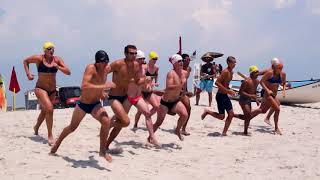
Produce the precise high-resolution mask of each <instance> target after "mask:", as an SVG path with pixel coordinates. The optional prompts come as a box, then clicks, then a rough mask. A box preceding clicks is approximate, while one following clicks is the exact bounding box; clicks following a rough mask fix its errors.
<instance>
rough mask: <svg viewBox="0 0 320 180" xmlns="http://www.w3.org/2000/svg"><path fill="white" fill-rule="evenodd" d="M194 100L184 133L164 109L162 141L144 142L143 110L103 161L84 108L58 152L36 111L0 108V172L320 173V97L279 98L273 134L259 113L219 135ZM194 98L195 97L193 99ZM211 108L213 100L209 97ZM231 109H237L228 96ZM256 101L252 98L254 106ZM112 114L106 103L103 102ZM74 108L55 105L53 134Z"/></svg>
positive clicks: (34, 175)
mask: <svg viewBox="0 0 320 180" xmlns="http://www.w3.org/2000/svg"><path fill="white" fill-rule="evenodd" d="M200 102H202V103H201V104H203V106H193V107H192V108H193V109H192V116H191V118H190V122H189V128H188V129H189V131H190V133H191V136H188V137H186V138H185V141H183V142H181V141H179V140H178V138H177V136H175V135H174V134H172V129H173V128H174V126H175V125H176V122H177V117H173V116H169V115H168V116H167V118H166V120H165V121H164V124H163V125H162V127H161V129H160V130H159V131H158V132H157V133H156V136H157V137H158V140H159V141H160V142H161V143H163V148H162V149H155V148H146V147H145V146H144V145H145V142H146V137H147V135H148V133H147V131H146V129H145V123H144V118H142V119H141V122H140V124H139V125H140V127H142V128H141V129H139V130H138V131H137V132H136V133H133V132H132V131H131V130H130V129H131V128H132V126H133V115H134V113H135V112H136V110H135V108H134V107H133V108H132V110H131V112H130V117H131V118H132V119H131V120H132V121H131V122H132V123H131V124H130V127H129V128H126V129H123V131H122V132H121V133H120V135H119V136H118V138H117V139H116V142H115V143H114V144H113V145H112V147H114V145H118V146H121V147H123V148H124V150H125V151H124V153H122V154H121V155H117V156H116V155H114V156H113V160H114V161H113V162H112V163H107V162H105V160H103V159H102V158H100V157H99V155H98V150H99V138H98V134H99V128H100V125H99V123H98V122H97V121H95V120H94V119H93V118H92V117H91V116H90V115H87V116H86V117H85V119H84V120H83V121H82V123H81V124H80V126H79V128H78V129H77V130H76V131H75V132H74V133H73V134H71V135H70V136H69V137H67V138H66V139H65V140H64V141H63V143H62V144H61V146H60V149H59V150H58V152H57V154H58V155H59V156H49V155H48V152H49V151H50V147H49V146H48V144H47V140H46V136H47V130H46V126H45V124H43V125H42V126H41V128H40V131H39V134H40V135H39V136H35V135H33V129H32V127H33V125H34V124H35V122H36V118H37V116H38V114H39V111H20V112H7V113H1V114H0V147H1V148H0V169H1V171H0V179H5V180H6V179H19V180H20V179H33V180H35V179H65V180H70V179H75V180H81V179H104V180H106V179H121V180H122V179H139V180H144V179H159V180H160V179H186V180H187V179H191V180H195V179H210V180H212V179H233V178H237V179H320V168H319V165H320V154H319V148H320V114H319V109H320V103H317V104H311V105H303V106H301V107H300V106H299V107H289V106H282V109H281V110H282V112H281V114H280V123H279V125H280V127H281V128H282V130H283V133H284V135H283V136H279V135H274V134H272V130H273V128H271V127H269V126H267V125H266V124H265V123H264V122H263V119H264V117H265V115H260V116H258V117H257V118H255V119H254V120H252V122H251V129H249V131H250V132H252V136H251V137H247V136H242V135H241V132H242V131H243V121H240V120H237V119H234V120H233V122H232V124H231V126H230V128H229V132H228V133H229V136H228V137H220V134H221V132H222V128H223V125H224V123H223V122H221V121H218V120H215V119H213V118H212V117H209V116H207V118H206V119H205V120H204V121H201V120H200V115H201V113H202V112H203V109H204V108H205V106H204V105H206V104H207V99H206V95H205V94H202V99H201V101H200ZM192 104H194V99H192ZM213 105H214V106H213V109H214V110H216V103H215V100H213ZM233 105H234V109H235V112H242V111H241V110H240V107H239V105H238V102H236V101H233ZM254 107H255V106H254ZM106 109H107V111H108V113H109V115H112V114H113V113H112V111H111V110H110V107H107V108H106ZM72 112H73V109H65V110H55V112H54V135H55V136H56V137H57V136H58V135H59V133H60V132H61V131H62V128H63V127H64V126H66V125H67V124H69V122H70V118H71V114H72Z"/></svg>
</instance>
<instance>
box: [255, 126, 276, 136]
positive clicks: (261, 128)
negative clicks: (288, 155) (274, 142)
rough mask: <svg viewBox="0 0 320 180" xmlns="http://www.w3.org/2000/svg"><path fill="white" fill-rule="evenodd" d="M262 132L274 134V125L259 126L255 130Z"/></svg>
mask: <svg viewBox="0 0 320 180" xmlns="http://www.w3.org/2000/svg"><path fill="white" fill-rule="evenodd" d="M255 131H257V132H260V133H269V134H274V130H273V128H272V127H270V126H268V127H266V126H257V129H256V130H255Z"/></svg>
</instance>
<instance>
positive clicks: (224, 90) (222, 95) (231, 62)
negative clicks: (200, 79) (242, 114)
mask: <svg viewBox="0 0 320 180" xmlns="http://www.w3.org/2000/svg"><path fill="white" fill-rule="evenodd" d="M236 62H237V61H236V58H235V57H233V56H229V57H228V58H227V64H228V67H227V68H226V69H224V70H223V71H222V72H221V75H220V76H219V77H218V79H217V80H216V85H217V86H218V92H217V94H216V101H217V105H218V111H219V113H217V112H213V111H210V110H208V109H205V110H204V112H203V113H202V115H201V119H202V120H203V119H204V118H205V117H206V116H207V115H208V114H209V115H211V116H213V117H215V118H217V119H219V120H224V118H225V112H224V111H225V110H226V111H227V113H228V116H227V119H226V121H225V124H224V128H223V132H222V135H223V136H227V131H228V129H229V126H230V124H231V121H232V118H233V116H234V113H233V108H232V103H231V101H230V98H229V96H228V95H230V96H233V97H234V96H235V95H236V93H235V92H234V91H233V90H231V89H229V84H230V81H231V80H232V76H233V68H234V67H235V66H236Z"/></svg>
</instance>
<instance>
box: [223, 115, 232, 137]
mask: <svg viewBox="0 0 320 180" xmlns="http://www.w3.org/2000/svg"><path fill="white" fill-rule="evenodd" d="M233 116H234V113H233V110H230V111H228V117H227V119H226V122H225V124H224V128H223V132H222V135H223V136H226V135H227V131H228V129H229V126H230V124H231V121H232V118H233Z"/></svg>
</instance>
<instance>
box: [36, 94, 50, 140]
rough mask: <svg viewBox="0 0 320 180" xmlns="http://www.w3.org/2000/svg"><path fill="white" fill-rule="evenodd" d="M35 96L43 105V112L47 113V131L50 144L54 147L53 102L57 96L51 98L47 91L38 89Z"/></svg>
mask: <svg viewBox="0 0 320 180" xmlns="http://www.w3.org/2000/svg"><path fill="white" fill-rule="evenodd" d="M35 94H36V96H37V98H38V101H39V103H40V105H41V108H42V110H43V111H44V113H45V115H44V116H45V119H46V124H47V130H48V144H49V145H52V144H53V143H54V138H53V135H52V127H53V105H52V101H53V98H54V96H55V93H54V94H52V95H51V97H49V96H48V94H47V92H46V91H44V90H42V89H39V88H36V89H35ZM42 110H41V111H42ZM40 114H41V113H40ZM39 116H40V115H39ZM39 118H41V117H39ZM40 120H41V119H40ZM34 129H36V128H34Z"/></svg>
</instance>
